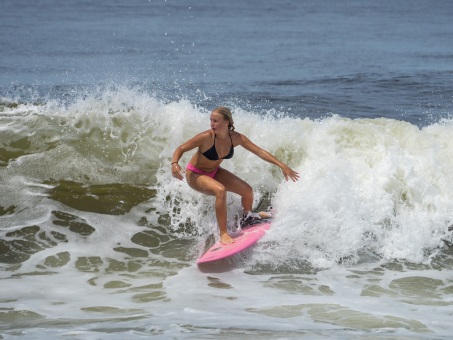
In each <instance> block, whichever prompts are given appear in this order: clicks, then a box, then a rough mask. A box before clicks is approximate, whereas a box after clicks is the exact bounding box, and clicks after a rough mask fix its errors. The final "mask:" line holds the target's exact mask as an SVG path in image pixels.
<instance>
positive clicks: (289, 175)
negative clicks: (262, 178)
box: [282, 165, 299, 182]
mask: <svg viewBox="0 0 453 340" xmlns="http://www.w3.org/2000/svg"><path fill="white" fill-rule="evenodd" d="M282 172H283V176H285V179H286V180H287V181H288V180H289V179H292V181H293V182H296V181H297V180H299V173H298V172H296V171H294V170H292V169H290V168H289V167H288V166H287V165H285V166H284V167H282Z"/></svg>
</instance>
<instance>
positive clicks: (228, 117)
mask: <svg viewBox="0 0 453 340" xmlns="http://www.w3.org/2000/svg"><path fill="white" fill-rule="evenodd" d="M212 112H218V113H220V114H222V116H223V117H224V118H225V120H227V121H228V129H229V130H232V131H234V121H233V114H232V113H231V111H230V109H229V108H227V107H226V106H218V107H216V108H215V109H214V110H212Z"/></svg>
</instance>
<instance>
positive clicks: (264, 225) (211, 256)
mask: <svg viewBox="0 0 453 340" xmlns="http://www.w3.org/2000/svg"><path fill="white" fill-rule="evenodd" d="M270 226H271V222H270V220H269V219H267V220H262V221H259V222H255V224H253V225H251V226H245V227H243V229H242V231H241V232H240V233H239V234H237V235H234V236H233V239H234V242H233V243H231V244H222V243H220V242H217V243H215V244H214V245H213V246H212V247H211V248H209V250H208V251H207V252H206V253H204V255H203V256H202V257H200V258H199V259H198V261H197V264H203V263H208V262H213V261H217V260H221V259H224V258H227V257H230V256H232V255H235V254H237V253H239V252H241V251H243V250H245V249H247V248H249V247H251V246H253V245H254V244H255V243H256V242H257V241H258V240H259V239H260V238H261V237H262V236H263V235H264V234H265V233H266V230H268V229H269V228H270Z"/></svg>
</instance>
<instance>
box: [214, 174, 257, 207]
mask: <svg viewBox="0 0 453 340" xmlns="http://www.w3.org/2000/svg"><path fill="white" fill-rule="evenodd" d="M215 179H216V180H218V181H219V182H220V183H221V184H223V185H224V186H225V189H226V190H227V191H230V192H234V193H235V194H238V195H239V196H241V203H242V208H243V209H244V211H251V210H252V206H253V189H252V187H251V186H250V185H249V184H248V183H247V182H245V181H244V180H242V179H240V178H239V177H237V176H236V175H234V174H232V173H231V172H229V171H228V170H225V169H222V168H220V169H219V171H218V172H217V174H216V176H215Z"/></svg>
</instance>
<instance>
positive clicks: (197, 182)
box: [171, 106, 299, 244]
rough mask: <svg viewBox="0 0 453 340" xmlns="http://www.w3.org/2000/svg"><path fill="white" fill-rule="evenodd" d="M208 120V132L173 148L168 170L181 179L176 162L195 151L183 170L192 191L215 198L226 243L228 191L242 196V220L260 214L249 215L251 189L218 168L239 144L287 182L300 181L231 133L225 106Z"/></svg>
mask: <svg viewBox="0 0 453 340" xmlns="http://www.w3.org/2000/svg"><path fill="white" fill-rule="evenodd" d="M210 119H211V129H209V130H206V131H204V132H201V133H199V134H197V135H196V136H194V137H193V138H191V139H189V140H188V141H186V142H185V143H183V144H181V145H180V146H178V147H177V148H176V149H175V151H174V153H173V158H172V161H171V171H172V175H173V177H175V178H178V179H180V180H182V179H183V175H182V173H183V172H184V170H183V169H182V168H181V166H180V165H179V160H180V159H181V157H182V155H183V154H184V153H185V152H187V151H190V150H193V149H195V148H198V151H197V152H195V153H194V155H193V156H192V158H191V159H190V161H189V163H188V164H187V167H186V170H185V173H186V179H187V183H188V184H189V186H190V187H191V188H193V189H194V190H196V191H199V192H201V193H203V194H206V195H211V196H214V197H215V212H216V217H217V223H218V225H219V229H220V242H222V243H224V244H229V243H232V242H234V240H233V238H232V237H231V236H230V235H228V232H227V196H226V195H227V192H228V191H230V192H234V193H236V194H238V195H239V196H241V202H242V208H243V220H246V219H248V218H260V216H259V214H256V213H252V204H253V190H252V187H251V186H250V185H249V184H247V183H246V182H245V181H244V180H242V179H240V178H239V177H237V176H236V175H234V174H233V173H231V172H229V171H228V170H225V169H223V168H221V167H220V164H221V163H222V162H223V160H224V159H230V158H232V157H233V155H234V148H235V147H237V146H238V145H240V146H242V147H243V148H245V149H246V150H248V151H250V152H252V153H254V154H255V155H257V156H258V157H260V158H262V159H263V160H265V161H267V162H269V163H272V164H275V165H277V166H278V167H280V169H281V170H282V172H283V175H284V176H285V179H286V180H289V179H291V180H293V181H294V182H295V181H297V180H298V179H299V174H298V173H297V172H295V171H293V170H291V169H290V168H289V167H288V166H287V165H286V164H284V163H283V162H281V161H279V160H278V159H277V158H276V157H275V156H273V155H272V154H270V153H269V152H267V151H266V150H264V149H262V148H260V147H259V146H257V145H255V144H254V143H252V142H251V141H250V140H249V139H248V138H247V137H246V136H245V135H243V134H241V133H238V132H236V131H234V129H235V128H234V122H233V115H232V113H231V111H230V109H229V108H227V107H224V106H219V107H217V108H215V109H214V110H213V111H212V112H211V117H210Z"/></svg>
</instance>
